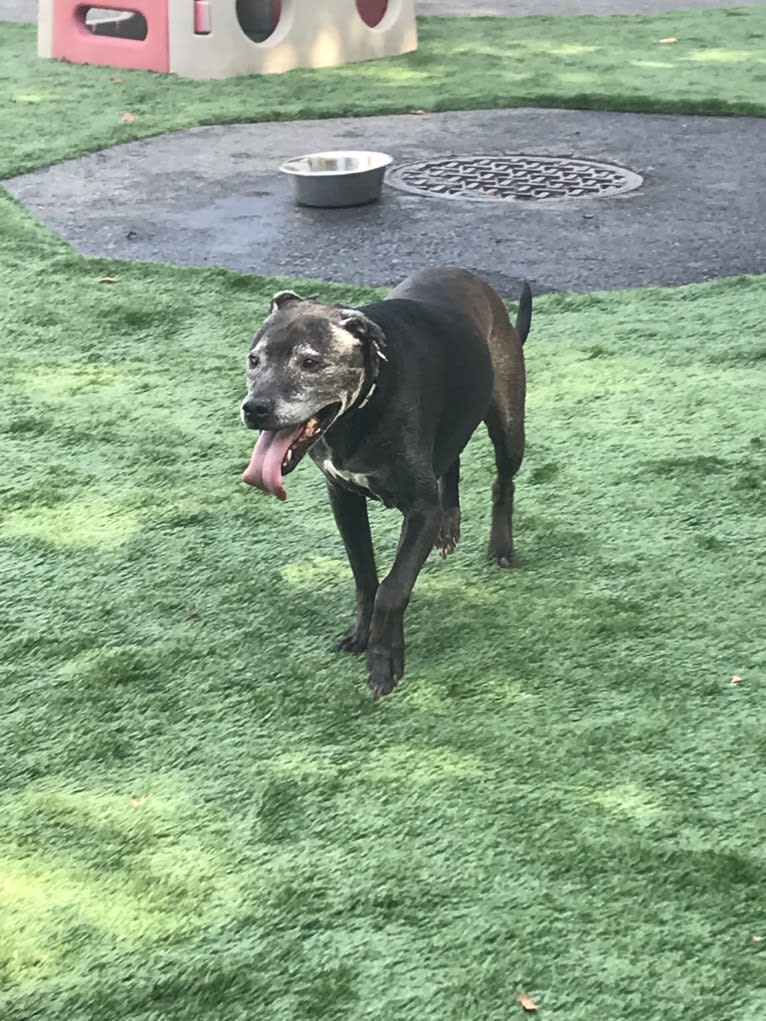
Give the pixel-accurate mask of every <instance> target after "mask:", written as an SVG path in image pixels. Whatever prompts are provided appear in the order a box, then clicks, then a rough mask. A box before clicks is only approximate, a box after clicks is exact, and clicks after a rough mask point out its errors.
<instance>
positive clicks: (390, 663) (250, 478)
mask: <svg viewBox="0 0 766 1021" xmlns="http://www.w3.org/2000/svg"><path fill="white" fill-rule="evenodd" d="M531 317H532V296H531V292H530V290H529V286H528V285H527V284H525V285H524V290H523V292H522V295H521V301H520V303H519V312H518V317H517V320H516V326H515V327H514V326H513V325H512V324H511V323H510V321H509V319H508V314H507V312H506V310H505V306H504V305H503V303H502V301H501V300H500V298H499V297H498V296H497V294H495V292H494V291H493V290H492V289H491V288H490V287H489V286H488V285H487V284H485V283H484V282H483V281H482V280H480V279H479V278H478V277H476V276H474V275H473V274H472V273H469V272H468V271H467V270H462V269H453V268H448V269H439V270H426V271H424V272H421V273H415V274H413V275H412V276H410V277H408V278H407V279H406V280H405V281H404V282H403V283H402V284H400V285H399V286H398V287H396V288H394V290H393V291H392V292H391V293H390V294H389V295H388V297H387V298H386V299H385V300H384V301H379V302H375V303H374V304H371V305H365V306H364V307H362V308H358V309H357V308H346V307H343V306H328V305H323V304H320V303H318V302H316V301H313V300H306V299H303V298H301V297H300V296H299V295H297V294H294V293H293V292H292V291H281V292H280V293H279V294H276V295H275V296H274V298H273V299H272V303H271V314H270V315H269V317H268V318H267V319H266V321H265V322H264V324H263V326H261V328H260V330H259V331H258V333H257V334H256V335H255V337H254V339H253V342H252V344H251V346H250V351H249V353H248V368H247V388H248V393H247V397H246V398H245V400H244V401H243V403H242V420H243V422H244V423H245V425H246V426H247V427H248V428H250V429H260V430H261V435H260V437H259V439H258V442H257V444H256V446H255V449H254V450H253V454H252V457H251V460H250V464H249V465H248V467H247V469H246V471H245V473H244V474H243V476H242V478H243V480H244V481H245V482H247V483H249V484H250V485H254V486H258V487H259V488H261V489H263V490H265V491H266V492H270V493H273V494H274V495H275V496H277V497H279V498H280V499H282V500H283V499H285V492H284V487H283V481H282V478H283V476H284V475H286V474H287V473H288V472H290V471H292V470H293V468H295V466H296V465H297V464H298V462H299V461H300V459H301V458H302V457H303V456H304V454H306V453H307V452H308V451H310V452H311V457H312V459H313V460H314V461H315V462H316V464H317V465H318V466H319V468H320V469H321V470H322V472H323V473H324V475H325V479H326V481H327V490H328V493H329V496H330V503H331V505H332V509H333V513H334V515H335V520H336V522H337V525H338V528H339V529H340V533H341V536H342V538H343V543H344V546H345V547H346V552H347V554H348V558H349V561H350V562H351V569H352V571H353V574H354V580H355V582H356V627H355V628H354V631H353V632H352V634H350V635H349V636H348V637H347V638H345V639H344V640H343V641H342V642H341V644H340V648H341V649H342V650H344V651H347V652H362V651H364V650H365V649H366V650H367V672H368V682H369V685H370V687H371V688H372V691H373V694H374V695H375V697H376V698H378V697H380V696H381V695H385V694H387V693H388V692H390V691H391V690H392V689H393V688H394V686H395V684H396V682H397V681H398V680H399V678H400V677H401V676H402V674H403V673H404V611H405V608H406V606H407V603H408V602H409V598H410V595H411V593H412V589H413V586H414V584H415V580H416V578H417V576H418V573H419V572H420V569H421V567H422V566H423V564H424V563H425V560H426V558H427V556H428V554H429V552H430V550H431V548H432V547H434V546H435V547H436V549H437V550H438V551H439V553H440V554H441V555H442V556H446V555H447V554H448V553H451V552H452V551H453V550H454V549H455V546H456V545H457V541H458V538H459V536H460V505H459V500H458V480H459V470H460V453H461V451H462V450H463V448H464V447H465V445H466V443H467V442H468V440H469V438H470V436H471V434H472V433H473V432H474V430H475V429H476V427H477V425H478V424H479V422H481V421H482V420H483V421H484V422H486V424H487V428H488V430H489V435H490V438H491V440H492V443H493V445H494V448H495V462H496V465H497V480H496V482H495V484H494V487H493V490H492V531H491V535H490V539H489V556H490V558H491V559H492V560H494V561H495V562H496V563H497V564H499V565H500V566H501V567H510V566H511V565H512V563H513V557H514V553H513V536H512V514H513V489H514V486H513V477H514V475H515V474H516V472H517V471H518V469H519V466H520V464H521V459H522V456H523V452H524V395H525V378H524V356H523V351H522V344H523V343H524V340H525V339H526V336H527V333H528V332H529V326H530V321H531ZM368 497H370V498H373V499H378V500H381V501H382V502H383V503H384V504H386V506H388V507H397V508H398V509H399V510H400V511H401V512H402V514H403V515H404V523H403V526H402V533H401V537H400V539H399V546H398V549H397V552H396V557H395V560H394V563H393V566H392V568H391V571H390V573H389V574H388V576H387V577H386V578H384V579H383V581H382V582H378V575H377V570H376V567H375V555H374V552H373V548H372V539H371V536H370V526H369V521H368V518H367V498H368Z"/></svg>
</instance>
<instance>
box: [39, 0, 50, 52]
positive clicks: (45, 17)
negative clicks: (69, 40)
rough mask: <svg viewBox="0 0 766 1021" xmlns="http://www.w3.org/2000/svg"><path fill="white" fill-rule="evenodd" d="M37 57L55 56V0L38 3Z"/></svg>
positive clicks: (41, 0)
mask: <svg viewBox="0 0 766 1021" xmlns="http://www.w3.org/2000/svg"><path fill="white" fill-rule="evenodd" d="M37 56H38V57H52V56H53V0H38V2H37Z"/></svg>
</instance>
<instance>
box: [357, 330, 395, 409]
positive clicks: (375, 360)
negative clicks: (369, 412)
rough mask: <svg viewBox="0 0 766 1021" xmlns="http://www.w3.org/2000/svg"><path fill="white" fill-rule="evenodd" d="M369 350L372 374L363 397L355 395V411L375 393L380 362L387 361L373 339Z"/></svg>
mask: <svg viewBox="0 0 766 1021" xmlns="http://www.w3.org/2000/svg"><path fill="white" fill-rule="evenodd" d="M370 352H371V354H372V356H373V357H372V358H370V366H371V369H372V372H373V375H372V379H371V380H370V383H369V386H368V388H367V393H366V394H365V395H364V397H363V398H362V400H361V401H359V398H358V397H357V401H359V403H357V401H355V402H354V407H355V408H356V410H357V411H361V410H362V408H363V407H364V406H365V405H366V404H368V403H369V400H370V398H371V397H372V395H373V394H374V393H375V391H376V390H377V388H378V375H379V374H380V362H387V361H388V358H386V356H385V355H384V354H383V352H382V351H381V349H380V345H379V344H377V343H375V341H373V343H372V344H371V345H370Z"/></svg>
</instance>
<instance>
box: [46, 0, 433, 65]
mask: <svg viewBox="0 0 766 1021" xmlns="http://www.w3.org/2000/svg"><path fill="white" fill-rule="evenodd" d="M38 2H39V12H38V30H37V52H38V55H39V56H41V57H54V58H56V59H58V60H68V61H71V62H73V63H76V64H106V65H107V66H109V67H125V68H133V69H135V70H143V71H165V72H171V73H173V74H177V75H181V76H182V77H184V78H229V77H231V76H233V75H240V74H269V73H274V72H279V71H289V70H290V69H291V68H293V67H328V66H330V65H332V64H345V63H350V62H352V61H357V60H374V59H375V58H377V57H391V56H395V55H396V54H399V53H407V52H408V51H410V50H414V49H415V48H416V47H417V30H416V27H415V10H414V0H102V2H103V3H105V4H108V8H104V7H96V6H94V4H92V3H88V2H87V0H38Z"/></svg>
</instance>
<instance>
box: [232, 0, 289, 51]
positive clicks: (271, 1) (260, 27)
mask: <svg viewBox="0 0 766 1021" xmlns="http://www.w3.org/2000/svg"><path fill="white" fill-rule="evenodd" d="M236 10H237V21H238V22H239V25H240V28H241V29H242V31H243V32H244V33H245V35H246V36H248V38H250V39H252V40H253V42H254V43H262V42H265V40H266V39H268V38H269V36H270V35H271V34H272V32H273V31H274V29H275V28H276V27H277V25H278V24H279V19H280V17H281V16H282V0H237V7H236Z"/></svg>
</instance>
